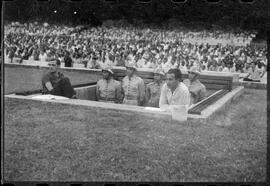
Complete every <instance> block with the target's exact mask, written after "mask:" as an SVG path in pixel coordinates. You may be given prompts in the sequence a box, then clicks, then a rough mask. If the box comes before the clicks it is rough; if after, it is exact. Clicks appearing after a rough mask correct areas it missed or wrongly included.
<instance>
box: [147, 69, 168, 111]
mask: <svg viewBox="0 0 270 186" xmlns="http://www.w3.org/2000/svg"><path fill="white" fill-rule="evenodd" d="M164 77H165V72H164V71H163V70H162V69H155V70H154V82H151V83H149V84H147V86H146V106H149V107H158V104H159V97H160V91H161V87H162V85H163V84H164V83H165V81H164Z"/></svg>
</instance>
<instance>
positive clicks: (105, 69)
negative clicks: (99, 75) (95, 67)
mask: <svg viewBox="0 0 270 186" xmlns="http://www.w3.org/2000/svg"><path fill="white" fill-rule="evenodd" d="M102 71H107V72H109V73H111V74H112V75H113V74H114V73H113V71H112V69H111V67H109V66H106V67H104V68H102Z"/></svg>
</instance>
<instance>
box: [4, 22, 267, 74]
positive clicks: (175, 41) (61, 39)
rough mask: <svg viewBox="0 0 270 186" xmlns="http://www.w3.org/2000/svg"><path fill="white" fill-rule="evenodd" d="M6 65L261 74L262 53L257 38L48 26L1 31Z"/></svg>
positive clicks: (27, 25) (14, 25)
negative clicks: (53, 63)
mask: <svg viewBox="0 0 270 186" xmlns="http://www.w3.org/2000/svg"><path fill="white" fill-rule="evenodd" d="M4 28H5V38H4V39H5V43H4V45H5V50H4V52H5V59H6V61H7V62H15V59H16V60H19V63H23V61H24V60H33V61H38V62H39V61H40V62H44V61H52V60H60V61H61V62H63V63H65V66H66V67H72V66H76V64H81V66H83V67H85V68H91V69H100V68H104V67H106V66H125V63H126V62H127V61H129V62H130V61H131V62H134V63H135V64H136V66H137V67H138V68H152V69H155V68H163V69H170V68H180V69H181V70H188V69H190V68H191V67H192V66H197V67H198V68H199V69H200V70H201V71H217V72H238V73H247V72H248V71H249V68H250V64H251V63H252V62H254V63H255V65H256V68H257V69H259V70H260V71H261V72H262V73H264V72H265V69H266V65H267V59H266V48H265V47H263V48H262V47H260V48H259V47H256V46H253V45H251V41H252V38H254V37H255V36H256V33H251V32H246V31H243V32H242V33H235V32H226V31H223V30H199V31H196V30H192V31H191V30H188V29H179V28H177V29H167V30H166V29H158V28H150V27H145V28H144V27H133V26H124V27H114V26H112V27H107V26H101V27H91V28H83V27H82V26H77V27H69V26H65V25H49V24H48V23H38V22H33V23H24V24H20V23H18V22H13V23H10V24H7V25H5V27H4Z"/></svg>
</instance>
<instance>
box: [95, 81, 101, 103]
mask: <svg viewBox="0 0 270 186" xmlns="http://www.w3.org/2000/svg"><path fill="white" fill-rule="evenodd" d="M96 99H97V101H99V100H100V90H99V83H97V86H96Z"/></svg>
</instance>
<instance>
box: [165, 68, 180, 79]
mask: <svg viewBox="0 0 270 186" xmlns="http://www.w3.org/2000/svg"><path fill="white" fill-rule="evenodd" d="M167 74H174V77H175V79H177V80H178V81H181V80H182V73H181V70H180V69H178V68H171V69H170V70H169V71H168V72H167Z"/></svg>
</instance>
